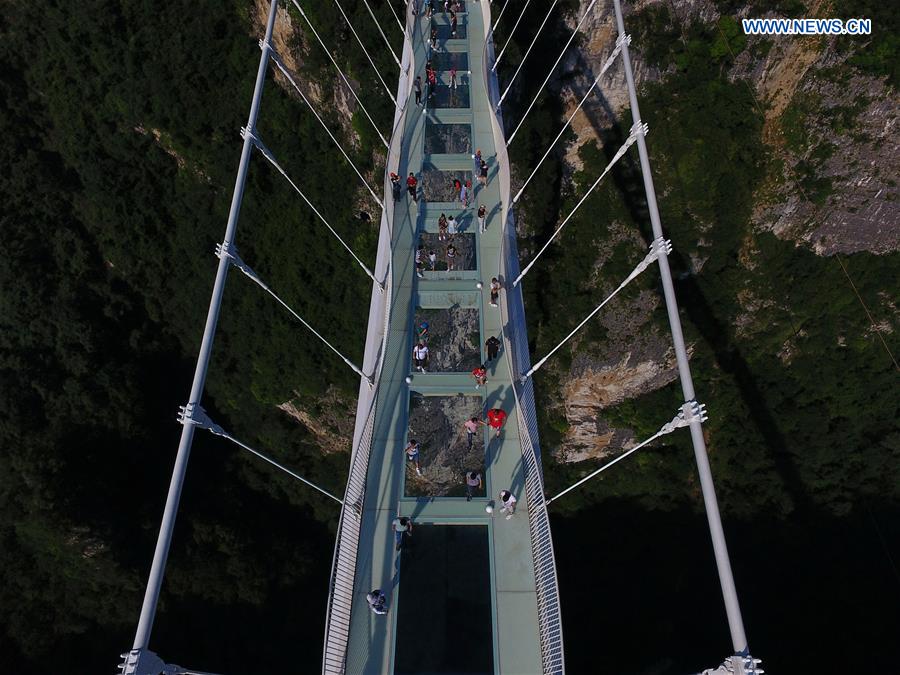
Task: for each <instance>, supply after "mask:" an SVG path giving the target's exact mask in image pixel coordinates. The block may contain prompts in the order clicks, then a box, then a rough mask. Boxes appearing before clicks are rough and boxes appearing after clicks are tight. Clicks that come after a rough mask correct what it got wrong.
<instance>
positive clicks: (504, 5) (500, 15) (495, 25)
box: [491, 0, 509, 33]
mask: <svg viewBox="0 0 900 675" xmlns="http://www.w3.org/2000/svg"><path fill="white" fill-rule="evenodd" d="M508 4H509V0H506V2H504V3H503V7H501V8H500V13H499V14H498V15H497V20H496V21H495V22H494V25H493V26H491V32H492V33H493V32H494V31H495V30H497V24H499V23H500V19H501V18H503V12H505V11H506V6H507V5H508Z"/></svg>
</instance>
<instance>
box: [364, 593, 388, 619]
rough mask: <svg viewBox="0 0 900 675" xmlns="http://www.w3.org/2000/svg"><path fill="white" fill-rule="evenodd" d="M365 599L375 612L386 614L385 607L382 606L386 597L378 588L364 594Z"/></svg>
mask: <svg viewBox="0 0 900 675" xmlns="http://www.w3.org/2000/svg"><path fill="white" fill-rule="evenodd" d="M366 601H367V602H368V603H369V609H371V610H372V611H373V612H375V614H387V609H386V608H385V606H384V605H385V603H386V602H387V598H386V597H385V595H384V593H382V592H381V589H380V588H376V589H375V590H374V591H372V592H370V593H368V594H366Z"/></svg>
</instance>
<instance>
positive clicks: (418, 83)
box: [413, 75, 422, 105]
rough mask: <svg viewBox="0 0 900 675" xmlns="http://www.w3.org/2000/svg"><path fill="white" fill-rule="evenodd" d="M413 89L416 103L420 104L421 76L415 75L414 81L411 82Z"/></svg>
mask: <svg viewBox="0 0 900 675" xmlns="http://www.w3.org/2000/svg"><path fill="white" fill-rule="evenodd" d="M413 91H415V92H416V105H422V76H421V75H416V81H415V82H413Z"/></svg>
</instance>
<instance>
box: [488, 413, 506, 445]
mask: <svg viewBox="0 0 900 675" xmlns="http://www.w3.org/2000/svg"><path fill="white" fill-rule="evenodd" d="M487 419H488V424H489V425H490V426H491V428H492V429H496V431H497V433H496V434H494V435H495V436H496V437H497V438H500V430H501V429H502V428H503V423H504V422H505V421H506V413H505V412H503V410H502V409H501V408H500V407H499V406H498V407H496V408H491V409H490V410H488V414H487Z"/></svg>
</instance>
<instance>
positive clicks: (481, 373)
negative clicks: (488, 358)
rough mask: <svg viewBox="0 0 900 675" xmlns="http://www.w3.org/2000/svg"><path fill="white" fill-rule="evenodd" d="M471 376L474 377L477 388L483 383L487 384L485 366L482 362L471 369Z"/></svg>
mask: <svg viewBox="0 0 900 675" xmlns="http://www.w3.org/2000/svg"><path fill="white" fill-rule="evenodd" d="M472 377H474V378H475V388H476V389H478V388H479V387H481V386H482V385H484V384H487V368H485V367H484V364H482V365H480V366H475V367H474V368H473V369H472Z"/></svg>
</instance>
